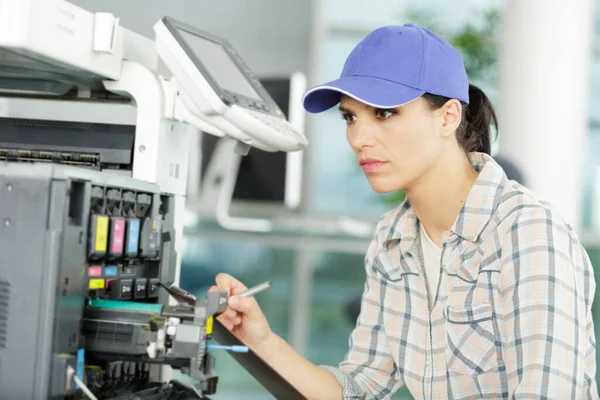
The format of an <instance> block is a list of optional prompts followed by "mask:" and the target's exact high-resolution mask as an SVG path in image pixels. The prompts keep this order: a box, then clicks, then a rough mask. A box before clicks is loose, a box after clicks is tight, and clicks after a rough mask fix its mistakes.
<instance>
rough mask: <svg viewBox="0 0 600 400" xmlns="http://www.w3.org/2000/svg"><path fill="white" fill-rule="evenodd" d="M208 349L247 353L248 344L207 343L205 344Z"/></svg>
mask: <svg viewBox="0 0 600 400" xmlns="http://www.w3.org/2000/svg"><path fill="white" fill-rule="evenodd" d="M206 347H207V348H209V349H216V350H229V351H232V352H234V353H247V352H248V346H235V345H234V346H221V345H218V344H209V345H207V346H206Z"/></svg>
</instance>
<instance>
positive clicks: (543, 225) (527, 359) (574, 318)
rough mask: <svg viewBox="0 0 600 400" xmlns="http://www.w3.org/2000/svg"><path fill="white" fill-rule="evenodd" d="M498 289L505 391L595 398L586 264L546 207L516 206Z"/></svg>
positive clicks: (567, 232) (519, 395) (578, 246)
mask: <svg viewBox="0 0 600 400" xmlns="http://www.w3.org/2000/svg"><path fill="white" fill-rule="evenodd" d="M499 290H500V296H501V299H502V303H503V308H504V315H503V318H504V326H505V329H504V332H503V333H504V334H505V335H506V343H507V345H506V348H505V354H504V355H503V357H504V361H505V364H506V369H507V371H506V372H507V376H508V396H509V397H510V398H513V399H533V398H552V399H582V398H594V399H596V398H598V394H597V392H596V391H597V389H596V384H595V382H593V381H594V380H595V377H593V376H588V374H587V373H586V372H585V371H586V370H587V371H592V370H593V371H595V358H594V357H595V354H596V352H595V340H594V330H593V324H592V317H591V303H592V299H593V297H594V292H595V281H594V275H593V269H592V266H591V263H590V261H589V258H588V257H587V254H586V253H585V251H584V250H583V247H582V246H581V244H580V243H579V241H578V240H577V238H576V236H575V234H574V233H573V232H572V230H571V228H570V227H569V226H568V225H567V224H564V223H562V222H561V219H560V217H558V216H557V215H556V214H555V213H554V212H553V211H551V210H549V209H546V208H545V207H542V206H539V205H531V206H529V205H525V206H524V208H523V209H522V210H521V211H520V215H519V216H518V217H517V218H516V221H515V222H514V224H513V225H512V227H511V229H510V230H509V232H508V236H507V241H506V242H505V243H504V245H503V248H502V270H501V274H500V281H499ZM591 354H593V355H592V356H590V355H591ZM591 364H593V366H592V365H591ZM591 367H593V369H592V368H591Z"/></svg>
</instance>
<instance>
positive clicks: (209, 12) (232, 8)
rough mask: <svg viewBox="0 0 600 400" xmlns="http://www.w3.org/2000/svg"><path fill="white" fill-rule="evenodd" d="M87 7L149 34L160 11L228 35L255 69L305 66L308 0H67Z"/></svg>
mask: <svg viewBox="0 0 600 400" xmlns="http://www.w3.org/2000/svg"><path fill="white" fill-rule="evenodd" d="M71 3H73V4H75V5H78V6H80V7H82V8H85V9H87V10H90V11H94V12H97V11H107V12H112V13H113V14H115V16H117V17H119V18H121V24H122V25H123V26H124V27H126V28H128V29H131V30H133V31H135V32H137V33H139V34H142V35H144V36H148V37H154V32H153V30H152V26H153V25H154V24H155V23H156V21H158V20H159V19H160V18H161V17H163V16H164V15H167V16H170V17H173V18H175V19H178V20H181V21H183V22H186V23H189V24H191V25H194V26H197V27H198V28H201V29H203V30H206V31H209V32H211V33H214V34H216V35H219V36H223V37H225V38H226V39H228V40H229V41H230V42H231V44H232V45H233V46H234V47H235V48H236V49H237V51H238V52H239V53H240V54H241V56H242V58H244V60H245V61H246V62H247V63H248V65H249V66H250V68H251V69H252V70H253V71H254V73H256V74H257V75H282V74H289V73H291V72H294V71H302V72H307V69H308V54H309V51H308V48H309V30H310V17H311V15H310V9H311V2H310V1H277V0H252V1H238V0H219V1H206V0H204V1H202V0H171V1H169V2H167V1H164V0H126V1H123V0H103V1H98V0H71Z"/></svg>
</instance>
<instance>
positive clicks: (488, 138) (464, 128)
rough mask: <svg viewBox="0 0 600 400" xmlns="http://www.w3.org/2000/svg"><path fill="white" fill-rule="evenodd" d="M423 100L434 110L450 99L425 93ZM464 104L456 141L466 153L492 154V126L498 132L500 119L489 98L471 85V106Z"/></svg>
mask: <svg viewBox="0 0 600 400" xmlns="http://www.w3.org/2000/svg"><path fill="white" fill-rule="evenodd" d="M423 98H424V99H425V100H426V101H427V102H428V103H429V105H430V106H431V108H432V109H434V110H435V109H438V108H440V107H442V106H443V105H444V104H446V102H447V101H448V100H450V98H448V97H444V96H438V95H435V94H431V93H425V94H424V95H423ZM461 104H462V121H461V122H460V125H459V126H458V129H457V130H456V140H458V144H459V145H460V146H461V147H462V148H463V149H464V151H465V152H466V153H470V152H472V151H476V152H480V153H486V154H490V153H491V151H492V130H491V127H492V125H493V126H494V128H495V131H496V132H498V119H497V118H496V112H495V111H494V107H493V106H492V102H491V101H490V99H488V97H487V96H486V95H485V93H483V91H482V90H481V89H479V88H478V87H477V86H475V85H469V104H468V105H467V104H466V103H463V102H462V101H461Z"/></svg>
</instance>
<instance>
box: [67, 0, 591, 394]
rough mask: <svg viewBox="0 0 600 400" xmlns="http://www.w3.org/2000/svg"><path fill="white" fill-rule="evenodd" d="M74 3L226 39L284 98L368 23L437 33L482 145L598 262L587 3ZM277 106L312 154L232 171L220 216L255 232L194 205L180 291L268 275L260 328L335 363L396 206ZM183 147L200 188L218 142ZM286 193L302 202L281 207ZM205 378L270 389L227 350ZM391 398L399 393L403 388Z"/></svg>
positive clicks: (331, 123) (338, 123) (315, 131)
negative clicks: (250, 223) (466, 81)
mask: <svg viewBox="0 0 600 400" xmlns="http://www.w3.org/2000/svg"><path fill="white" fill-rule="evenodd" d="M72 1H73V2H74V3H75V4H78V5H81V6H83V7H85V8H88V9H90V10H93V11H111V12H113V13H115V14H116V15H117V16H119V17H120V18H121V23H122V24H123V25H124V26H126V27H128V28H130V29H132V30H134V31H137V32H139V33H141V34H144V35H147V36H152V34H153V33H152V25H153V24H154V23H155V22H156V21H157V20H158V18H160V17H161V16H162V15H170V16H172V17H174V18H176V19H180V20H183V21H185V22H188V23H190V24H192V25H195V26H197V27H199V28H202V29H205V30H208V31H211V32H214V33H216V34H218V35H221V36H224V37H226V38H227V39H229V41H230V42H231V43H232V44H233V45H234V46H235V47H236V48H237V49H238V51H239V53H240V54H241V55H242V57H243V58H244V59H245V60H246V61H247V63H248V64H249V66H250V67H251V69H252V70H253V71H254V72H255V73H256V74H257V75H258V76H259V77H261V78H263V79H264V82H271V83H273V86H272V90H273V92H272V93H274V97H276V98H277V101H279V102H281V103H287V102H288V100H289V93H288V92H286V91H285V90H286V84H287V83H286V82H287V81H286V79H288V78H289V77H290V76H292V74H293V73H296V72H300V73H301V74H300V75H301V76H305V77H306V79H307V84H308V85H309V86H310V85H313V84H316V83H320V82H324V81H327V80H331V79H335V78H336V77H337V76H338V74H339V72H340V71H341V68H342V65H343V62H344V60H345V58H346V56H347V55H348V54H349V52H350V51H351V49H352V48H353V47H354V46H355V45H356V44H357V43H358V42H359V41H360V40H361V39H362V38H363V37H364V36H365V35H366V34H367V33H368V32H370V31H371V30H373V29H375V28H377V27H379V26H381V25H387V24H402V23H407V22H415V23H418V24H421V25H425V26H428V27H432V28H435V29H436V30H437V31H438V32H439V33H441V34H442V35H444V36H446V37H447V38H448V39H449V40H451V41H452V42H453V43H455V44H456V45H457V46H458V47H459V48H460V49H461V51H463V52H464V56H465V60H466V61H467V67H468V68H469V73H470V75H471V78H472V80H473V82H474V83H476V84H478V85H480V86H481V87H482V88H483V89H484V90H486V91H487V92H488V93H489V95H490V97H491V98H492V100H493V101H494V103H495V105H496V107H497V109H498V110H499V113H500V122H501V124H502V125H501V128H500V134H499V139H498V141H497V142H496V143H495V145H494V153H495V154H496V155H499V156H502V157H504V158H505V159H506V160H508V161H510V162H512V163H513V164H514V165H515V166H516V167H517V168H518V169H519V170H520V172H521V173H522V174H523V177H524V180H525V184H526V185H527V186H530V187H531V188H532V189H534V190H535V191H537V192H538V193H540V194H541V195H543V196H544V197H546V198H549V199H550V200H551V201H552V202H554V203H555V204H556V205H557V207H559V209H560V210H561V212H562V213H563V214H564V215H565V217H566V218H567V219H568V220H569V221H570V222H571V223H572V224H573V225H574V226H576V227H577V228H578V229H579V231H580V232H581V237H582V240H583V242H584V245H585V247H586V248H587V250H588V252H589V255H590V257H591V259H592V262H593V264H594V266H595V268H600V0H572V1H569V2H566V1H558V0H546V1H544V2H535V1H532V0H487V1H484V0H455V1H452V2H440V1H434V0H402V1H398V0H369V1H367V0H314V1H310V0H300V1H298V0H247V1H237V0H221V1H195V0H171V1H169V2H167V1H163V0H129V1H121V0H104V1H98V0H72ZM276 79H279V81H276ZM278 85H279V86H278ZM278 90H279V92H278ZM281 90H283V92H281ZM298 100H299V98H297V99H296V101H298ZM280 106H281V107H283V108H286V109H287V108H288V107H289V104H280ZM290 113H292V114H294V118H295V119H296V123H300V124H303V123H305V124H306V125H305V129H306V131H307V134H308V135H309V139H310V141H311V143H310V147H309V149H308V150H306V151H305V152H304V153H302V154H300V155H299V156H300V158H299V159H298V158H297V156H296V158H295V159H294V160H291V159H288V158H286V157H285V156H281V155H280V156H274V158H265V157H263V156H264V155H261V154H260V153H258V152H255V151H251V153H250V157H252V158H248V160H246V161H245V162H244V161H243V163H242V165H241V167H240V170H241V171H242V172H243V173H244V175H243V176H244V179H246V180H247V181H248V182H252V183H251V184H249V185H248V187H246V188H242V187H241V186H240V185H241V184H240V183H238V186H237V188H236V193H234V199H233V201H232V204H231V207H230V209H229V211H230V212H231V213H232V215H233V214H235V215H236V216H237V217H243V218H247V217H251V218H261V219H267V220H269V221H271V222H272V224H271V226H270V227H269V229H268V231H266V232H252V231H248V230H246V229H242V228H241V225H240V229H235V228H230V229H226V228H224V227H222V226H221V225H220V224H219V223H218V221H216V220H215V218H214V215H211V212H210V210H208V211H206V210H204V211H205V212H203V213H201V212H200V211H201V210H200V209H199V208H198V207H196V206H195V205H191V206H190V213H189V218H188V221H187V228H186V234H185V239H184V242H185V244H184V251H183V255H182V256H183V262H182V271H181V286H182V287H184V288H186V289H187V290H190V291H192V292H194V293H195V294H197V295H200V296H202V294H203V293H204V292H205V291H206V290H207V289H208V287H210V286H211V285H212V284H213V282H214V276H215V275H216V274H217V273H218V272H228V273H231V274H233V275H234V276H236V277H237V278H239V279H240V280H242V281H244V282H245V283H246V284H247V285H248V286H251V285H255V284H258V283H261V282H263V281H267V280H270V281H272V282H273V287H272V288H271V289H270V290H269V291H267V292H264V293H262V294H260V295H259V297H258V299H259V301H260V303H261V305H262V307H263V309H264V311H265V313H266V315H267V317H268V319H269V321H270V323H271V325H272V328H273V329H274V330H275V331H276V332H277V333H278V334H280V335H281V336H282V337H284V338H285V339H287V340H288V341H289V342H290V343H291V344H292V345H293V346H294V347H295V348H296V349H297V350H298V351H299V352H300V353H301V354H303V355H305V356H306V357H308V358H309V359H310V360H311V361H313V362H314V363H317V364H330V365H331V364H337V363H338V362H339V361H340V360H342V358H343V357H344V354H345V352H346V350H347V346H348V336H349V334H350V332H351V330H352V328H353V321H352V320H351V318H349V315H348V310H347V308H348V307H347V306H348V302H350V301H351V300H352V299H355V298H356V297H357V296H359V295H360V293H361V291H362V288H363V282H364V278H365V277H364V266H363V257H364V252H365V250H366V248H367V244H368V238H369V236H370V229H371V228H372V225H370V224H371V223H374V222H376V221H377V219H378V218H379V216H380V215H381V214H382V213H383V212H385V211H386V210H388V209H390V208H392V207H393V206H394V198H390V197H389V196H379V195H375V194H373V192H372V191H371V189H370V188H369V186H368V184H367V182H366V180H365V178H364V177H363V175H362V174H361V173H360V170H359V169H358V168H357V167H356V166H355V163H354V158H353V155H352V153H351V151H350V149H349V147H348V145H347V143H346V141H345V135H344V129H345V127H344V122H343V121H342V120H341V119H340V118H339V116H338V115H337V112H336V111H332V112H327V113H324V114H322V115H319V116H308V117H307V118H306V119H305V118H304V117H305V116H304V115H302V113H301V112H300V113H299V112H298V111H290ZM298 121H300V122H298ZM207 143H208V145H207ZM211 143H212V144H211ZM195 146H196V147H195V148H196V150H197V154H196V156H195V160H196V164H195V167H194V168H195V170H193V171H191V172H192V179H191V183H190V184H191V186H190V188H191V190H192V191H195V192H196V193H195V195H197V196H201V195H202V193H199V192H200V190H199V188H201V184H202V178H203V176H205V173H206V172H205V171H204V170H206V169H207V168H208V165H210V159H211V157H212V158H214V154H215V146H216V145H215V143H214V140H213V141H212V142H211V140H210V138H209V139H207V140H206V141H204V142H200V141H199V142H198V143H196V144H195ZM265 163H266V164H265ZM292 164H293V165H292ZM298 167H300V171H296V172H295V174H290V173H289V171H291V169H292V168H295V169H297V168H298ZM286 169H287V170H288V173H287V179H286V177H285V176H286V173H282V171H286ZM242 172H240V179H241V177H242ZM276 172H279V173H276ZM203 174H204V175H203ZM292 186H293V188H292ZM285 190H288V194H287V200H288V201H286V196H285V195H283V194H282V193H283V192H285ZM294 190H295V191H296V194H298V193H299V194H300V196H299V197H298V196H296V197H295V198H294V199H292V200H290V196H291V197H294V195H293V193H292V192H293V191H294ZM290 191H291V192H290ZM267 192H268V193H270V194H269V195H265V193H267ZM271 192H272V193H271ZM261 193H262V195H261ZM290 193H292V194H290ZM253 198H254V201H253ZM597 297H598V296H597ZM597 303H598V302H596V304H597ZM599 307H600V304H599V305H598V306H597V307H595V310H597V311H596V313H597V315H598V317H597V322H598V323H600V309H599ZM597 333H599V334H600V327H598V328H597ZM217 371H218V373H219V375H220V380H219V390H218V393H217V395H215V396H213V397H212V398H213V399H216V400H226V399H239V398H245V399H269V398H271V397H270V396H269V395H268V393H266V391H265V390H264V389H262V388H261V387H260V385H259V384H258V383H256V382H255V381H254V380H253V379H252V378H251V377H250V376H249V375H248V374H247V373H246V372H244V370H243V369H242V368H241V367H239V366H238V365H237V364H236V363H235V361H233V359H231V358H230V357H229V356H228V355H227V354H225V353H220V354H218V358H217ZM396 398H408V397H407V395H406V393H404V392H402V393H399V394H398V395H397V396H396Z"/></svg>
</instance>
